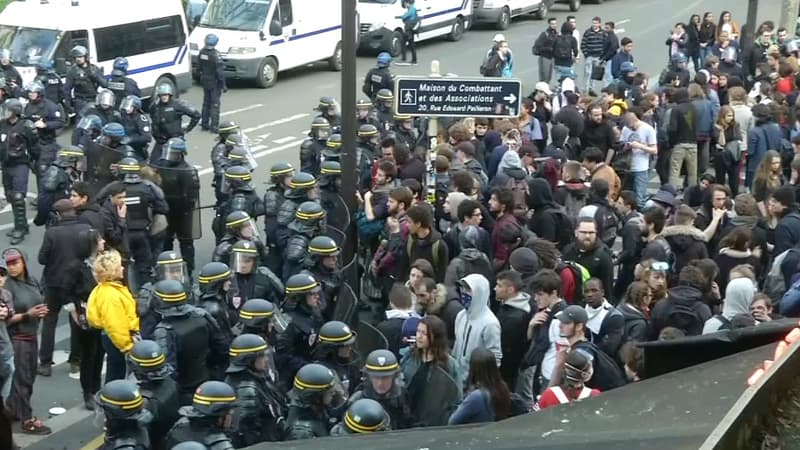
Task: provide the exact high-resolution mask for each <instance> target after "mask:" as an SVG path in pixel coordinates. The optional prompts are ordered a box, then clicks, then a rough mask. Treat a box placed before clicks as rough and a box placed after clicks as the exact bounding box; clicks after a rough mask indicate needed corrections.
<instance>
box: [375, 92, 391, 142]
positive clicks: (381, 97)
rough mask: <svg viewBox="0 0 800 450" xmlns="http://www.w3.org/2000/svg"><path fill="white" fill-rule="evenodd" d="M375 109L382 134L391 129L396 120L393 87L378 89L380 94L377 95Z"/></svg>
mask: <svg viewBox="0 0 800 450" xmlns="http://www.w3.org/2000/svg"><path fill="white" fill-rule="evenodd" d="M375 111H376V115H377V118H378V123H380V126H379V127H378V128H380V130H381V134H386V133H388V132H389V131H391V129H392V123H393V122H394V94H393V93H392V90H391V89H381V90H380V91H378V95H376V96H375Z"/></svg>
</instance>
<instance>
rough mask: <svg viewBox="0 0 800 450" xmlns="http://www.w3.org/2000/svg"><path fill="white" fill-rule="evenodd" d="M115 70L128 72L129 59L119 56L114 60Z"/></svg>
mask: <svg viewBox="0 0 800 450" xmlns="http://www.w3.org/2000/svg"><path fill="white" fill-rule="evenodd" d="M113 67H114V70H121V71H122V72H125V73H127V72H128V58H125V57H123V56H118V57H116V58H114V66H113Z"/></svg>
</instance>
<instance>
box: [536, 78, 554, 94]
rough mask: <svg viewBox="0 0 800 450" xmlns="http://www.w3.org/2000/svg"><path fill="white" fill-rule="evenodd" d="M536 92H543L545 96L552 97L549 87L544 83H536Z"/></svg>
mask: <svg viewBox="0 0 800 450" xmlns="http://www.w3.org/2000/svg"><path fill="white" fill-rule="evenodd" d="M536 90H537V91H539V92H544V93H545V94H547V95H550V96H552V95H553V90H552V89H550V85H549V84H547V83H545V82H544V81H540V82H538V83H536Z"/></svg>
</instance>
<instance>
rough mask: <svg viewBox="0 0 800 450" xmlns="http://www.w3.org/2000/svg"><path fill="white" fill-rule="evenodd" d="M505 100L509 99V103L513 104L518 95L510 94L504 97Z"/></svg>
mask: <svg viewBox="0 0 800 450" xmlns="http://www.w3.org/2000/svg"><path fill="white" fill-rule="evenodd" d="M503 100H508V103H510V104H512V105H513V104H514V102H516V101H517V96H516V95H514V94H508V95H506V96H505V97H503Z"/></svg>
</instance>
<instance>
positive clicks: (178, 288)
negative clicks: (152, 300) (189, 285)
mask: <svg viewBox="0 0 800 450" xmlns="http://www.w3.org/2000/svg"><path fill="white" fill-rule="evenodd" d="M153 292H154V293H155V295H156V297H157V298H158V299H159V300H160V301H161V306H163V307H165V308H169V307H173V306H180V305H183V304H184V303H186V299H187V298H188V295H187V294H186V288H184V287H183V283H181V282H180V281H178V280H161V281H159V282H157V283H156V284H155V285H154V286H153Z"/></svg>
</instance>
